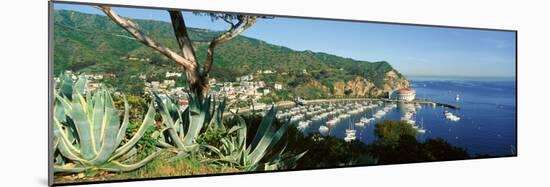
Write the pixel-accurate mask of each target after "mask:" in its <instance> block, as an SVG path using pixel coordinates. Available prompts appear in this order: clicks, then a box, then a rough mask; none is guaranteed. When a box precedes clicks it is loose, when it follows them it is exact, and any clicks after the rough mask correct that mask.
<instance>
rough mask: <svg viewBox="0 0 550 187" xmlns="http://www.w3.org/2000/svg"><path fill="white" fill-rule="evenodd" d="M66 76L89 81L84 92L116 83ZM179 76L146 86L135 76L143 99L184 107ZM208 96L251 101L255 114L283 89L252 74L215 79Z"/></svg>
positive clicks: (107, 75) (97, 76) (167, 76)
mask: <svg viewBox="0 0 550 187" xmlns="http://www.w3.org/2000/svg"><path fill="white" fill-rule="evenodd" d="M275 72H276V71H272V70H263V71H257V72H256V75H261V74H273V73H275ZM65 74H66V75H70V77H71V78H72V79H73V80H76V79H77V78H78V77H79V76H83V77H85V78H86V79H87V80H89V83H88V84H87V87H86V91H90V92H93V91H95V90H96V89H98V88H99V87H100V86H101V84H102V83H103V82H104V79H116V78H117V76H116V75H115V74H110V73H104V74H90V73H76V72H73V71H70V70H67V71H65ZM181 76H182V73H180V72H166V73H165V76H164V80H162V81H150V82H147V81H146V80H147V76H146V75H139V79H141V80H143V81H144V84H145V87H144V89H143V93H144V95H150V94H152V93H157V94H158V96H159V97H160V98H162V99H167V98H172V99H176V100H178V101H179V104H180V105H182V106H184V107H185V106H187V104H188V95H187V90H188V88H187V87H177V86H176V79H177V78H179V77H181ZM54 79H55V81H56V82H59V79H58V78H57V77H55V78H54ZM209 84H210V90H211V91H210V95H211V96H212V97H215V98H216V99H227V101H228V102H235V101H252V102H253V103H254V106H250V109H252V107H254V108H255V109H257V110H263V109H266V108H267V107H268V105H267V104H265V103H259V102H257V101H258V100H259V99H261V98H262V97H263V96H265V95H267V94H269V93H271V92H272V91H273V90H282V89H283V85H282V84H281V83H273V84H271V85H267V84H266V83H265V81H263V80H259V79H257V78H255V75H254V74H249V75H244V76H240V77H237V78H236V80H235V81H226V82H221V81H220V82H218V81H217V80H216V79H215V78H211V79H210V80H209ZM114 94H115V95H120V94H121V93H120V92H119V91H115V92H114Z"/></svg>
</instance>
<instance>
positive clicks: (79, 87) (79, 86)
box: [73, 76, 88, 95]
mask: <svg viewBox="0 0 550 187" xmlns="http://www.w3.org/2000/svg"><path fill="white" fill-rule="evenodd" d="M87 83H88V80H87V79H86V78H84V77H83V76H80V77H78V80H77V81H76V83H75V84H74V87H73V92H74V91H76V92H78V93H79V94H80V95H84V94H85V91H86V84H87Z"/></svg>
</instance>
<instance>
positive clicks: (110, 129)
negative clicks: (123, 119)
mask: <svg viewBox="0 0 550 187" xmlns="http://www.w3.org/2000/svg"><path fill="white" fill-rule="evenodd" d="M117 113H118V112H117V111H116V109H115V108H114V106H109V105H106V106H105V117H104V120H103V124H102V125H101V126H102V130H101V132H102V133H101V136H100V137H101V140H103V142H102V144H101V149H100V151H99V153H98V155H97V157H96V158H94V159H93V160H91V161H90V164H91V165H97V164H100V163H103V162H105V161H107V159H109V157H110V156H111V155H112V154H113V152H114V151H115V149H116V148H117V146H118V145H119V144H118V143H117V142H116V140H117V133H118V129H119V125H120V119H119V118H118V117H117V116H119V115H118V114H117Z"/></svg>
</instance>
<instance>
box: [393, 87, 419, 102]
mask: <svg viewBox="0 0 550 187" xmlns="http://www.w3.org/2000/svg"><path fill="white" fill-rule="evenodd" d="M395 97H396V99H398V100H400V101H413V100H414V98H415V97H416V91H414V90H413V89H412V88H401V89H398V90H396V91H395Z"/></svg>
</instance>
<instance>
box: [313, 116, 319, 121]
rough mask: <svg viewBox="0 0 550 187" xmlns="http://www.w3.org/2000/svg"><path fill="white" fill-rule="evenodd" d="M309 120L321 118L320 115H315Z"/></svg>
mask: <svg viewBox="0 0 550 187" xmlns="http://www.w3.org/2000/svg"><path fill="white" fill-rule="evenodd" d="M311 120H313V121H318V120H321V116H320V115H315V116H313V117H312V118H311Z"/></svg>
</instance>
